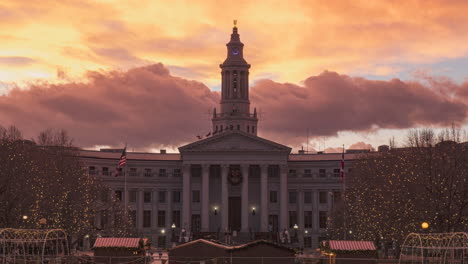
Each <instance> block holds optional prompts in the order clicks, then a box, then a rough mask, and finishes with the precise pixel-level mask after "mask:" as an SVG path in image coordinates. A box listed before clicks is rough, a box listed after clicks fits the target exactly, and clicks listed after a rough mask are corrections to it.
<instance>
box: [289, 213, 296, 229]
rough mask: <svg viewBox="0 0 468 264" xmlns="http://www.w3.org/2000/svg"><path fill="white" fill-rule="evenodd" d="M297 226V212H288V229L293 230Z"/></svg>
mask: <svg viewBox="0 0 468 264" xmlns="http://www.w3.org/2000/svg"><path fill="white" fill-rule="evenodd" d="M296 224H297V212H296V211H289V228H293V227H294V225H296Z"/></svg>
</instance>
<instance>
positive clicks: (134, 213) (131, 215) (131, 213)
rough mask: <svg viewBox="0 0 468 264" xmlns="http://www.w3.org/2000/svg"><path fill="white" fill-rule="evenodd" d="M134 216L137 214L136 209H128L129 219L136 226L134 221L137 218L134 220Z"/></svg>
mask: <svg viewBox="0 0 468 264" xmlns="http://www.w3.org/2000/svg"><path fill="white" fill-rule="evenodd" d="M136 216H137V214H136V211H135V210H131V211H130V219H131V220H132V226H133V227H136V221H137V220H136Z"/></svg>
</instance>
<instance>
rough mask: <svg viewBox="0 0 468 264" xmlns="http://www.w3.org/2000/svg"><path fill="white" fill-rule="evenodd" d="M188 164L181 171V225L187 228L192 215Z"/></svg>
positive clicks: (188, 228)
mask: <svg viewBox="0 0 468 264" xmlns="http://www.w3.org/2000/svg"><path fill="white" fill-rule="evenodd" d="M190 168H191V166H190V164H185V165H184V171H183V180H182V181H183V182H182V196H183V197H182V227H185V228H186V229H187V230H190V225H191V221H190V220H191V219H190V218H191V217H192V210H191V202H192V201H191V199H190V196H191V194H192V189H191V188H190V186H191V177H192V175H191V171H190Z"/></svg>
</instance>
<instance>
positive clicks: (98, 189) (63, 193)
mask: <svg viewBox="0 0 468 264" xmlns="http://www.w3.org/2000/svg"><path fill="white" fill-rule="evenodd" d="M36 142H37V143H36ZM0 150H1V151H0V168H1V169H0V226H2V227H15V228H61V229H65V230H66V231H67V233H68V234H69V235H72V236H75V237H82V236H84V235H85V234H88V235H91V236H93V235H97V234H98V233H105V234H106V235H114V236H122V235H129V234H131V233H133V228H132V227H133V224H132V223H131V217H129V215H128V213H127V210H125V208H123V206H122V204H121V203H120V202H119V201H116V200H115V199H114V198H109V199H107V200H106V201H100V197H102V193H109V190H108V189H107V188H105V187H104V185H103V184H102V183H101V182H100V180H99V179H98V178H96V176H94V175H90V174H88V171H87V169H85V168H84V167H83V164H82V163H81V162H80V160H79V157H78V149H77V148H75V147H73V145H72V141H71V140H70V138H69V137H68V135H67V133H66V132H65V131H52V130H47V131H44V132H42V133H40V134H39V136H38V138H37V140H36V141H34V140H24V139H22V137H21V133H20V132H19V130H18V129H16V128H14V127H10V128H8V129H3V128H0ZM103 210H104V211H107V212H108V214H110V215H112V216H114V217H116V218H118V219H121V221H113V225H109V226H108V227H107V228H105V229H102V228H101V227H100V225H99V224H95V223H94V219H95V215H96V213H97V212H100V211H103ZM41 219H45V220H46V223H45V224H44V223H41V221H40V220H41Z"/></svg>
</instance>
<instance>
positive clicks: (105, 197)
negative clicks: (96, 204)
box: [101, 191, 109, 203]
mask: <svg viewBox="0 0 468 264" xmlns="http://www.w3.org/2000/svg"><path fill="white" fill-rule="evenodd" d="M108 200H109V192H108V191H103V192H102V193H101V202H104V203H106V202H107V201H108Z"/></svg>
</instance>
